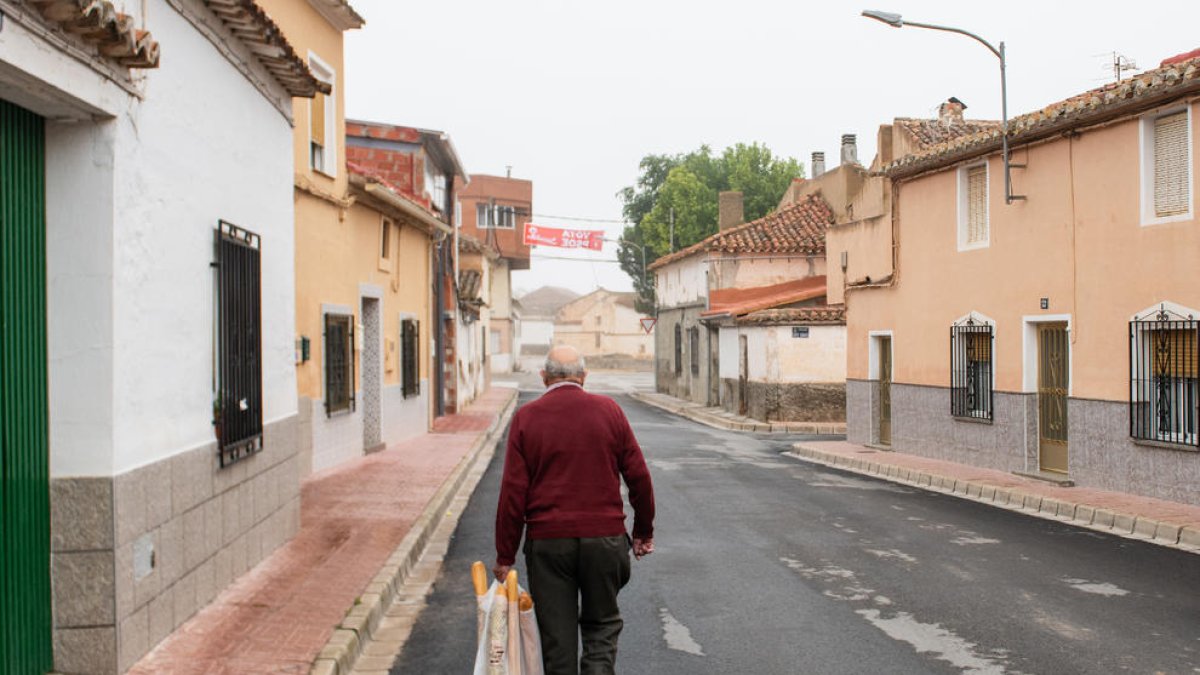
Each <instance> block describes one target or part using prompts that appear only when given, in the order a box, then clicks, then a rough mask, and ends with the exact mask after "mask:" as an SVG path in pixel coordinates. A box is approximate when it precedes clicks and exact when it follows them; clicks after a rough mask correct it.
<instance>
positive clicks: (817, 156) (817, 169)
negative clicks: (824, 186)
mask: <svg viewBox="0 0 1200 675" xmlns="http://www.w3.org/2000/svg"><path fill="white" fill-rule="evenodd" d="M823 173H825V153H823V152H814V153H813V154H812V177H813V178H816V177H818V176H820V175H821V174H823Z"/></svg>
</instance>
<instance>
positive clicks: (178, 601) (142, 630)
mask: <svg viewBox="0 0 1200 675" xmlns="http://www.w3.org/2000/svg"><path fill="white" fill-rule="evenodd" d="M297 429H298V417H297V416H291V417H288V418H286V419H283V420H279V421H276V422H273V423H270V424H268V425H266V428H265V429H264V430H263V450H262V452H260V453H258V454H256V455H253V456H251V457H249V458H247V459H244V460H242V461H241V462H238V463H236V464H233V465H231V466H229V467H226V468H220V464H219V462H218V459H217V447H216V443H215V442H214V443H211V444H208V445H205V446H202V447H199V448H195V449H192V450H188V451H185V452H182V453H180V454H177V455H175V456H173V457H170V458H168V459H164V460H162V461H159V462H155V463H153V464H150V465H147V466H144V467H141V468H139V469H135V470H133V471H130V472H128V473H124V474H121V475H119V476H116V477H85V478H55V479H52V480H51V482H50V494H51V497H50V509H51V585H52V587H53V596H54V598H53V602H54V623H55V627H54V667H55V670H56V671H57V672H60V673H101V674H109V673H120V672H124V671H126V670H128V669H129V668H130V667H131V666H132V665H133V664H134V663H136V662H137V661H138V659H140V658H141V657H142V656H143V655H145V654H146V652H148V651H150V649H151V648H153V647H154V646H155V645H157V644H158V643H159V642H161V641H162V640H163V639H164V638H166V637H167V636H168V635H169V634H171V632H172V631H174V630H175V629H176V628H178V627H179V626H180V625H182V624H183V622H185V621H187V620H188V619H189V618H190V617H191V616H192V615H194V614H195V613H196V612H197V611H199V610H200V609H201V608H202V607H204V606H205V605H207V604H208V603H209V602H211V601H212V599H213V598H214V597H216V595H217V593H219V592H220V591H222V590H223V589H225V587H227V586H229V585H230V584H231V583H232V582H233V581H234V580H235V579H236V578H237V577H239V576H241V575H242V574H244V573H245V572H247V571H248V570H250V569H251V568H252V567H254V566H255V565H257V564H258V563H259V562H260V561H262V560H263V559H264V558H266V557H267V556H268V555H270V554H271V552H272V551H274V550H275V549H276V548H278V547H279V546H280V545H282V544H283V543H284V542H286V541H287V540H288V539H290V538H291V537H292V536H293V535H294V534H295V533H296V532H297V531H298V530H299V528H300V474H299V459H298V455H297Z"/></svg>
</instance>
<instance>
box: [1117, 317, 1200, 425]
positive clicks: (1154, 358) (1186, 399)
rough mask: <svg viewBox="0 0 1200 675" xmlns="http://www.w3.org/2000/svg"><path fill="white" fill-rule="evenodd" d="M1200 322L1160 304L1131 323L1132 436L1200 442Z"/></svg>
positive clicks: (1130, 391)
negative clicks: (1199, 367) (1199, 366)
mask: <svg viewBox="0 0 1200 675" xmlns="http://www.w3.org/2000/svg"><path fill="white" fill-rule="evenodd" d="M1198 326H1200V324H1198V322H1197V321H1196V319H1195V317H1192V316H1190V315H1189V316H1183V315H1180V314H1178V313H1176V312H1173V311H1171V310H1169V309H1167V308H1166V307H1165V306H1160V308H1159V309H1158V310H1155V311H1153V312H1151V313H1148V314H1147V315H1146V316H1143V317H1135V318H1134V320H1133V321H1130V322H1129V435H1130V437H1132V438H1135V439H1138V440H1144V441H1153V442H1159V443H1168V444H1171V445H1187V446H1193V447H1200V433H1197V432H1198V429H1197V423H1198V420H1200V390H1198V387H1197V360H1198V357H1200V328H1198Z"/></svg>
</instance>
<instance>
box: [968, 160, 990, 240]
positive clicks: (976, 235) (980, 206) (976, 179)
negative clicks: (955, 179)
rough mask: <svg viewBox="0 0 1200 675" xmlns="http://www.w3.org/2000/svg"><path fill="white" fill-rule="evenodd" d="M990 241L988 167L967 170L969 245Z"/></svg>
mask: <svg viewBox="0 0 1200 675" xmlns="http://www.w3.org/2000/svg"><path fill="white" fill-rule="evenodd" d="M987 240H988V212H987V165H986V164H983V165H980V166H973V167H971V168H970V169H967V243H968V244H984V243H987Z"/></svg>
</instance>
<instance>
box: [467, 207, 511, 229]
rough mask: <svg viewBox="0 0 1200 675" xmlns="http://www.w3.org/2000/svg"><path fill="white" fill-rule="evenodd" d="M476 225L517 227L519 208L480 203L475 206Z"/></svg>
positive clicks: (503, 227)
mask: <svg viewBox="0 0 1200 675" xmlns="http://www.w3.org/2000/svg"><path fill="white" fill-rule="evenodd" d="M475 226H476V227H478V228H480V229H487V228H496V229H500V230H512V229H515V228H516V227H517V210H516V209H515V208H514V207H512V206H496V205H494V204H479V205H478V206H476V207H475Z"/></svg>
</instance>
